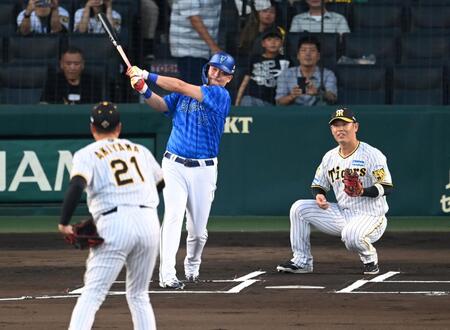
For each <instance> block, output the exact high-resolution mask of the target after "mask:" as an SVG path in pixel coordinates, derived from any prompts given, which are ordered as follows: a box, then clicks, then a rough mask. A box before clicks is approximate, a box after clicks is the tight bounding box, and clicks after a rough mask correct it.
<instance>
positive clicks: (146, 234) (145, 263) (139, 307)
mask: <svg viewBox="0 0 450 330" xmlns="http://www.w3.org/2000/svg"><path fill="white" fill-rule="evenodd" d="M97 229H98V232H99V234H100V236H102V237H103V238H104V239H105V242H104V243H103V244H102V245H100V246H99V247H97V248H95V249H91V250H90V252H89V257H88V260H87V261H86V273H85V275H84V288H83V292H82V294H81V296H80V297H79V298H78V300H77V304H76V305H75V308H74V310H73V312H72V318H71V320H70V326H69V329H70V330H85V329H91V328H92V325H93V323H94V318H95V314H96V312H97V310H98V309H99V308H100V305H101V304H102V303H103V301H104V299H105V297H106V295H107V293H108V291H109V289H110V288H111V285H112V284H113V282H114V281H115V280H116V278H117V276H118V275H119V273H120V271H121V270H122V268H123V266H124V265H125V266H126V268H127V275H126V298H127V302H128V306H129V308H130V311H131V316H132V320H133V327H134V329H139V330H153V329H156V324H155V316H154V313H153V309H152V306H151V304H150V299H149V295H148V292H147V291H148V287H149V284H150V279H151V277H152V273H153V268H154V266H155V262H156V258H157V256H158V246H159V220H158V214H157V213H156V210H155V209H150V208H140V207H139V206H118V210H117V212H114V213H112V214H109V215H106V216H100V218H99V219H98V221H97Z"/></svg>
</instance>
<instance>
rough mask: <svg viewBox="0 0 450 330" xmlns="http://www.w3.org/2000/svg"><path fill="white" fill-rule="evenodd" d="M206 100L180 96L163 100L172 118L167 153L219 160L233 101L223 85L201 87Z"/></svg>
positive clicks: (175, 95)
mask: <svg viewBox="0 0 450 330" xmlns="http://www.w3.org/2000/svg"><path fill="white" fill-rule="evenodd" d="M201 91H202V93H203V101H202V102H199V101H198V100H196V99H194V98H192V97H189V96H185V95H182V94H178V93H171V94H169V95H166V96H165V97H164V101H165V102H166V104H167V108H168V109H169V111H168V113H167V114H168V115H169V116H171V117H172V124H173V126H172V132H171V133H170V137H169V141H168V142H167V150H168V151H169V152H171V153H174V154H176V155H179V156H181V157H185V158H193V159H206V158H214V157H217V154H218V153H219V143H220V138H221V136H222V133H223V126H224V124H225V118H226V117H227V116H228V113H229V112H230V106H231V98H230V94H229V93H228V91H227V90H226V89H225V88H224V87H221V86H206V85H204V86H201Z"/></svg>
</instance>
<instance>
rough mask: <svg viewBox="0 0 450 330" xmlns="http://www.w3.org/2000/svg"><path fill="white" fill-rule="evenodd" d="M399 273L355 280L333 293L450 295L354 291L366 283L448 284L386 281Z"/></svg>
mask: <svg viewBox="0 0 450 330" xmlns="http://www.w3.org/2000/svg"><path fill="white" fill-rule="evenodd" d="M398 274H400V272H394V271H390V272H387V273H385V274H382V275H379V276H377V277H374V278H372V279H370V280H357V281H356V282H354V283H352V284H350V285H349V286H347V287H345V288H343V289H341V290H339V291H335V293H357V294H424V295H429V296H443V295H448V294H450V292H449V291H355V290H356V289H359V288H361V287H362V286H364V285H366V284H367V283H450V281H393V280H390V281H386V279H388V278H391V277H393V276H395V275H398Z"/></svg>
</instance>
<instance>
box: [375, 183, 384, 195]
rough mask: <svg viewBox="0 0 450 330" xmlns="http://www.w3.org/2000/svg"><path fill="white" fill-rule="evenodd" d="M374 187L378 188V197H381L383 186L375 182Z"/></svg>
mask: <svg viewBox="0 0 450 330" xmlns="http://www.w3.org/2000/svg"><path fill="white" fill-rule="evenodd" d="M375 187H376V188H377V189H378V197H381V196H383V195H384V188H383V186H382V185H381V184H379V183H376V184H375Z"/></svg>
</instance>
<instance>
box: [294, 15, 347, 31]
mask: <svg viewBox="0 0 450 330" xmlns="http://www.w3.org/2000/svg"><path fill="white" fill-rule="evenodd" d="M323 18H324V21H323V32H325V33H339V34H342V33H349V32H350V28H349V27H348V23H347V20H346V19H345V17H344V16H342V15H341V14H338V13H335V12H331V11H327V12H325V13H324V15H323ZM321 21H322V16H312V15H311V14H310V13H309V11H308V12H305V13H301V14H298V15H295V16H294V18H293V19H292V23H291V29H290V30H289V32H303V31H308V32H311V33H318V32H321V30H322V23H321Z"/></svg>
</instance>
